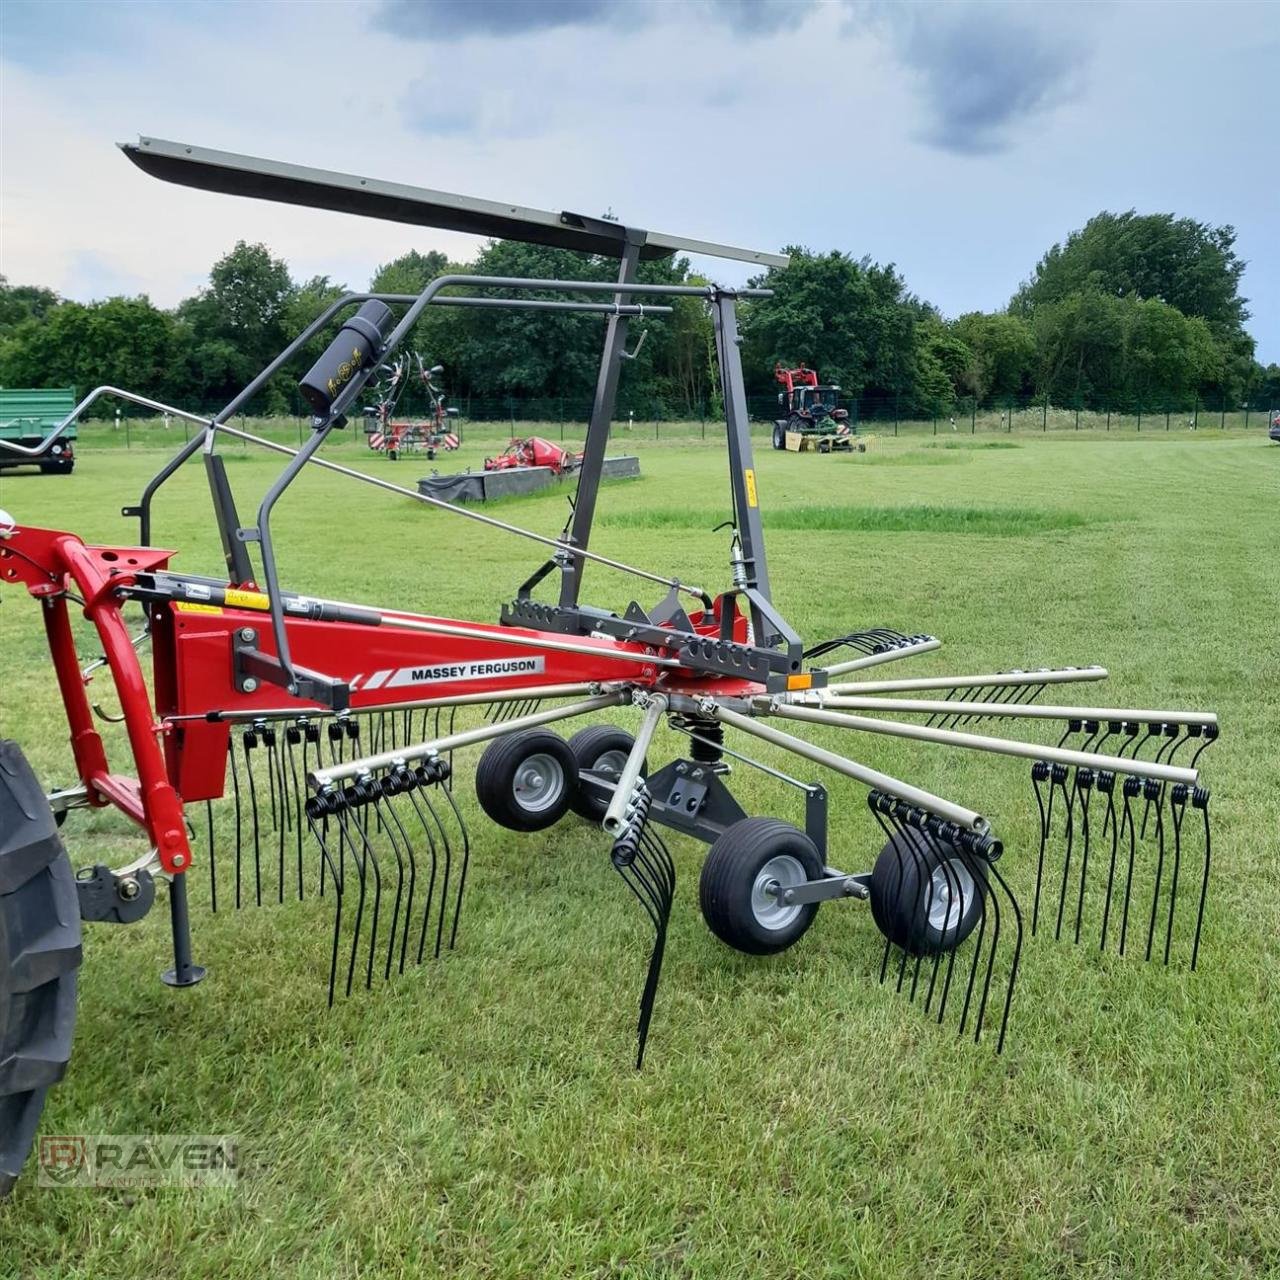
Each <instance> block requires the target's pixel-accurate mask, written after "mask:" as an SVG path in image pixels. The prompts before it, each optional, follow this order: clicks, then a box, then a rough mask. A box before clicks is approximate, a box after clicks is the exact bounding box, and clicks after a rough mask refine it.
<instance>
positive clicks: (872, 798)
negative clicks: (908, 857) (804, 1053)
mask: <svg viewBox="0 0 1280 1280" xmlns="http://www.w3.org/2000/svg"><path fill="white" fill-rule="evenodd" d="M878 798H879V794H878V793H877V792H874V791H873V792H870V793H869V794H868V795H867V804H868V807H869V808H870V809H871V814H872V816H873V817H874V818H875V820H876V822H877V823H879V824H880V829H881V830H882V831H883V832H884V834H885V839H886V841H887V842H888V843H889V845H890V847H891V848H892V849H893V851H894V858H895V860H896V862H897V871H898V880H897V884H896V885H895V886H894V894H895V896H896V895H897V893H898V892H900V891H901V888H902V877H903V874H904V873H903V868H902V850H901V848H900V847H899V845H898V842H897V841H896V840H894V836H895V834H896V833H897V832H898V831H900V830H901V827H900V826H899V825H898V823H897V820H896V819H894V818H893V817H892V815H890V819H891V821H893V823H894V828H893V830H890V829H889V824H888V823H887V822H885V820H884V815H882V814H881V812H880V810H879V809H877V808H876V805H875V802H876V800H877V799H878ZM892 950H893V943H892V941H891V940H890V939H889V938H885V940H884V954H883V956H882V957H881V959H880V985H881V986H883V985H884V981H885V979H886V978H887V977H888V976H889V956H890V954H891V952H892Z"/></svg>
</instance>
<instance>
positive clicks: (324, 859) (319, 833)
mask: <svg viewBox="0 0 1280 1280" xmlns="http://www.w3.org/2000/svg"><path fill="white" fill-rule="evenodd" d="M307 825H308V826H309V827H310V828H311V834H312V836H313V837H314V839H315V841H316V843H317V844H318V845H319V846H320V860H321V866H323V865H324V864H325V863H328V864H329V871H330V873H331V874H332V877H333V943H332V946H331V947H330V952H329V1008H331V1009H332V1008H333V997H334V991H335V988H336V986H337V979H338V947H339V944H340V942H341V938H342V898H343V890H342V885H341V884H340V883H339V881H338V876H337V869H336V868H335V867H334V865H333V859H332V856H331V855H330V853H329V843H328V841H327V840H326V839H325V833H326V832H327V830H328V826H329V820H328V818H327V817H326V818H323V819H321V821H320V822H317V821H316V820H315V818H314V817H313V816H312V815H311V813H310V811H308V812H307ZM348 994H350V987H349V985H348Z"/></svg>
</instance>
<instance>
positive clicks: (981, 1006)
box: [973, 864, 1021, 1044]
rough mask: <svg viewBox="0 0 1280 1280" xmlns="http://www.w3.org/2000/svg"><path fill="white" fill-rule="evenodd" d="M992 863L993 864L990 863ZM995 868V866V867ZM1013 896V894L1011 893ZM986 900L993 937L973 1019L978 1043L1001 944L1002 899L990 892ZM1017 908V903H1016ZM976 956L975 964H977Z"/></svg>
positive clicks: (976, 1042) (974, 1038) (980, 1038)
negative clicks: (989, 908) (997, 951)
mask: <svg viewBox="0 0 1280 1280" xmlns="http://www.w3.org/2000/svg"><path fill="white" fill-rule="evenodd" d="M988 865H991V864H988ZM993 869H994V868H993ZM1010 896H1012V895H1010ZM985 901H986V902H990V904H991V916H992V923H991V937H990V938H989V939H988V941H987V972H986V975H985V977H984V978H983V980H982V999H981V1000H980V1001H979V1002H978V1013H977V1016H976V1017H975V1018H974V1020H973V1043H974V1044H978V1043H979V1042H980V1041H981V1040H982V1027H983V1024H984V1023H985V1021H986V1017H987V1003H988V1001H989V1000H990V998H991V982H992V978H993V977H994V975H995V964H996V949H997V948H998V947H999V945H1000V927H1001V919H1000V899H999V897H998V896H997V895H996V894H988V895H987V897H986V899H985ZM1015 908H1016V904H1015ZM982 919H983V923H984V924H985V923H986V919H987V916H986V912H985V911H984V913H983V916H982ZM1019 933H1021V918H1019ZM976 962H977V960H976V956H975V964H976Z"/></svg>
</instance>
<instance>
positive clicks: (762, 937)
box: [698, 818, 823, 956]
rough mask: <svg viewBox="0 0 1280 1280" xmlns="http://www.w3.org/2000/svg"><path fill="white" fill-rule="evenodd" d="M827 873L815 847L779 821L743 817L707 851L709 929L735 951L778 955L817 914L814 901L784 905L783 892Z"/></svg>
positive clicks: (703, 901) (703, 891) (701, 889)
mask: <svg viewBox="0 0 1280 1280" xmlns="http://www.w3.org/2000/svg"><path fill="white" fill-rule="evenodd" d="M822 873H823V865H822V858H821V857H820V856H819V855H818V850H817V847H816V846H815V845H814V843H813V841H812V840H810V839H809V837H808V836H807V835H805V834H804V832H803V831H801V830H799V829H798V828H796V827H793V826H792V825H791V824H790V823H789V822H781V821H779V820H778V819H777V818H743V819H742V821H741V822H735V823H734V824H733V825H732V826H731V827H729V828H728V829H727V830H726V831H725V832H724V834H723V835H721V836H720V837H719V838H718V839H717V840H716V841H715V843H714V844H712V846H711V848H710V849H709V850H708V851H707V857H706V861H705V862H703V864H702V877H701V880H700V881H699V884H698V904H699V906H700V907H701V908H702V918H703V919H704V920H705V921H706V922H707V928H709V929H710V930H711V932H712V933H714V934H715V935H716V937H717V938H719V939H720V941H721V942H723V943H725V944H726V945H727V946H730V947H733V948H734V950H735V951H742V952H745V953H746V954H747V955H752V956H768V955H776V954H777V953H778V952H779V951H785V950H786V949H787V948H788V947H790V946H792V945H793V944H794V943H796V942H798V941H799V940H800V938H801V937H803V935H804V934H805V933H806V931H807V930H808V928H809V926H810V925H811V924H812V923H813V919H814V916H816V915H817V914H818V904H817V903H816V902H806V903H786V902H784V901H782V898H781V892H782V891H784V890H786V889H789V888H796V887H798V886H799V885H802V884H804V883H805V882H806V881H809V880H816V879H818V878H819V877H821V875H822Z"/></svg>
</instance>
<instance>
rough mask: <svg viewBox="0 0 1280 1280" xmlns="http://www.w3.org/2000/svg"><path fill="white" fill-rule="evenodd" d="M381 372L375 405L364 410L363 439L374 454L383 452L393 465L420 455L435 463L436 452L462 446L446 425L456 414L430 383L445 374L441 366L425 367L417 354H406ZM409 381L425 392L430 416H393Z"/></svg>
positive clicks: (453, 432)
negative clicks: (410, 455) (409, 455)
mask: <svg viewBox="0 0 1280 1280" xmlns="http://www.w3.org/2000/svg"><path fill="white" fill-rule="evenodd" d="M415 365H416V370H415V369H414V366H415ZM382 371H383V374H384V378H383V381H382V382H381V383H379V385H378V389H377V396H378V403H377V404H376V405H374V406H371V407H369V408H367V409H366V410H365V411H364V414H365V427H364V431H365V439H366V440H367V441H368V442H369V448H370V449H372V450H373V451H374V452H375V453H385V454H386V455H387V457H388V458H389V459H390V460H391V461H392V462H395V461H397V459H398V458H399V457H400V455H401V454H402V453H422V452H425V453H426V455H427V458H428V460H429V461H432V462H434V461H435V456H436V450H437V449H443V450H445V451H446V452H452V451H453V450H454V449H456V448H457V447H458V445H459V444H461V443H462V438H461V436H459V435H458V433H457V432H456V431H453V430H451V429H450V425H449V419H450V418H456V417H457V416H458V411H457V409H450V408H446V406H445V402H444V392H443V391H441V390H440V388H439V387H437V386H436V384H435V383H434V382H433V381H432V379H433V378H434V377H435V376H436V375H437V374H440V373H443V372H444V366H443V365H438V364H437V365H432V366H430V367H428V366H427V364H426V362H425V361H424V360H423V358H422V357H421V356H420V355H419V354H418V353H417V352H414V353H413V355H412V356H411V355H409V354H408V353H407V352H406V353H405V354H404V355H402V356H401V357H400V358H399V359H398V360H397V361H396V362H395V363H394V364H389V365H383V366H382ZM411 382H415V383H417V384H418V385H419V386H421V388H422V390H423V391H424V392H425V393H426V397H427V402H428V404H430V406H431V414H430V417H427V418H397V417H395V416H394V415H395V412H396V409H397V408H398V407H399V405H400V401H401V399H402V398H403V397H404V393H405V391H406V389H407V388H408V386H409V384H410V383H411Z"/></svg>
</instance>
